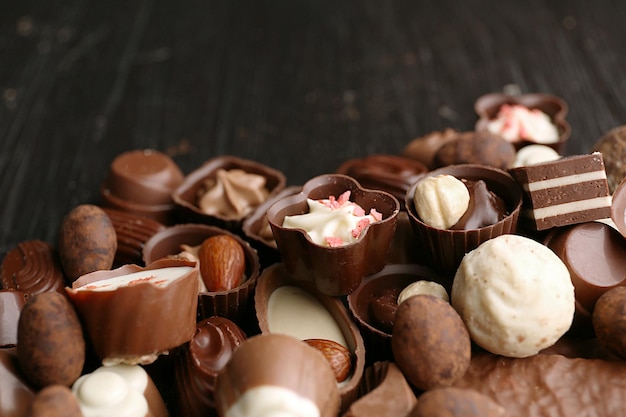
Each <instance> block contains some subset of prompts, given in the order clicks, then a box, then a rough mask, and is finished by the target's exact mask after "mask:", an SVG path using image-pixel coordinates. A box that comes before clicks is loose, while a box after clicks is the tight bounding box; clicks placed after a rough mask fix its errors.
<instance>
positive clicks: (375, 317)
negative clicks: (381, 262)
mask: <svg viewBox="0 0 626 417" xmlns="http://www.w3.org/2000/svg"><path fill="white" fill-rule="evenodd" d="M400 290H401V288H387V289H385V290H383V291H381V293H380V294H377V295H375V296H374V297H373V298H372V299H371V300H370V303H369V311H370V317H371V318H372V323H373V324H374V325H375V327H377V328H379V329H381V330H382V331H384V332H385V333H391V329H393V317H394V316H395V315H396V310H397V309H398V294H399V293H400Z"/></svg>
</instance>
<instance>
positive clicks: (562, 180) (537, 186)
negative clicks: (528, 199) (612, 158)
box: [524, 171, 606, 192]
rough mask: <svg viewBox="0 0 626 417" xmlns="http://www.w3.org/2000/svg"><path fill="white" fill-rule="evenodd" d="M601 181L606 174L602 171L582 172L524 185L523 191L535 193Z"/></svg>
mask: <svg viewBox="0 0 626 417" xmlns="http://www.w3.org/2000/svg"><path fill="white" fill-rule="evenodd" d="M603 179H606V173H605V172H604V171H592V172H584V173H582V174H572V175H565V176H562V177H557V178H550V179H546V180H541V181H535V182H530V183H528V184H524V189H525V190H526V191H529V192H535V191H538V190H547V189H549V188H556V187H565V186H567V185H574V184H581V183H583V182H587V181H596V180H603Z"/></svg>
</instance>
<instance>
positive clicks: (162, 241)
mask: <svg viewBox="0 0 626 417" xmlns="http://www.w3.org/2000/svg"><path fill="white" fill-rule="evenodd" d="M222 234H225V235H228V236H230V237H232V238H234V239H235V240H236V241H237V242H239V244H240V245H241V247H242V248H243V251H244V256H245V261H246V266H245V270H244V274H245V280H244V282H243V283H242V284H241V285H239V286H237V287H235V288H233V289H230V290H226V291H214V292H213V291H212V292H209V291H199V293H198V291H196V293H198V318H197V319H198V320H202V319H204V318H207V317H211V316H222V317H226V318H228V319H230V320H232V321H234V322H235V323H237V324H238V325H240V326H242V327H246V323H247V321H248V320H249V319H250V317H249V310H250V308H249V307H250V304H251V303H252V297H253V294H254V287H255V285H256V280H257V278H258V276H259V272H260V269H261V267H260V263H259V257H258V255H257V252H256V250H255V249H254V248H252V247H251V246H250V244H249V243H248V242H246V241H245V240H243V239H242V238H240V237H239V236H237V235H235V234H233V233H231V232H229V231H228V230H225V229H222V228H220V227H216V226H209V225H206V224H192V223H189V224H179V225H175V226H170V227H168V228H166V229H164V230H162V231H160V232H158V233H156V234H155V235H154V236H152V237H151V238H150V239H149V240H148V241H147V242H146V244H145V246H144V249H143V259H144V262H145V263H146V265H148V264H151V263H152V262H154V261H156V260H158V259H163V258H168V257H176V256H178V254H180V253H181V252H182V249H181V245H188V246H192V247H193V246H198V245H201V244H202V242H204V241H205V240H206V239H208V238H210V237H213V236H217V235H222ZM199 279H200V278H199Z"/></svg>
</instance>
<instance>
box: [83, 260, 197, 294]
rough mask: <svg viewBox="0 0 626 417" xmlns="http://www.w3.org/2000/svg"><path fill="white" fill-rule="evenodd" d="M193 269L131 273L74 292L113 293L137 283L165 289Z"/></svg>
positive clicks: (182, 268) (179, 268)
mask: <svg viewBox="0 0 626 417" xmlns="http://www.w3.org/2000/svg"><path fill="white" fill-rule="evenodd" d="M192 269H193V268H192V267H190V266H173V267H168V268H160V269H151V270H148V271H140V272H133V273H132V274H127V275H120V276H118V277H113V278H109V279H103V280H100V281H95V282H92V283H91V284H87V285H83V286H81V287H78V288H75V290H76V291H115V290H117V289H118V288H121V287H127V286H130V285H133V284H135V283H138V282H142V281H147V282H151V283H152V284H154V285H156V286H157V287H159V288H164V287H167V286H168V285H169V284H171V283H172V282H174V281H176V280H177V279H179V278H180V277H183V276H185V275H186V274H188V273H189V271H191V270H192Z"/></svg>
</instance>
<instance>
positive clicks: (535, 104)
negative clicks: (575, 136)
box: [474, 93, 571, 153]
mask: <svg viewBox="0 0 626 417" xmlns="http://www.w3.org/2000/svg"><path fill="white" fill-rule="evenodd" d="M503 105H521V106H524V107H526V108H528V109H531V110H532V109H538V110H541V111H542V112H543V113H545V114H547V115H548V116H549V117H550V120H551V121H552V123H554V125H556V128H557V131H558V134H559V140H558V141H557V142H555V143H551V144H548V146H550V147H551V148H553V149H554V150H555V151H557V152H559V153H561V152H562V151H563V149H564V145H565V143H566V142H567V140H568V139H569V137H570V134H571V127H570V125H569V123H568V122H567V121H566V120H565V116H567V112H568V111H569V108H568V106H567V103H566V102H565V101H564V100H563V99H562V98H560V97H557V96H553V95H550V94H543V93H533V94H522V95H520V96H511V95H508V94H503V93H490V94H485V95H483V96H481V97H479V98H478V100H476V102H475V103H474V110H475V111H476V114H478V117H479V119H478V121H477V122H476V130H477V131H481V130H485V129H487V124H488V123H489V122H490V121H491V120H493V119H495V118H496V115H497V114H498V111H499V110H500V108H501V107H502V106H503ZM532 143H534V142H530V141H526V140H522V141H519V142H514V145H515V147H516V148H517V149H519V148H522V147H523V146H526V145H530V144H532Z"/></svg>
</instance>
